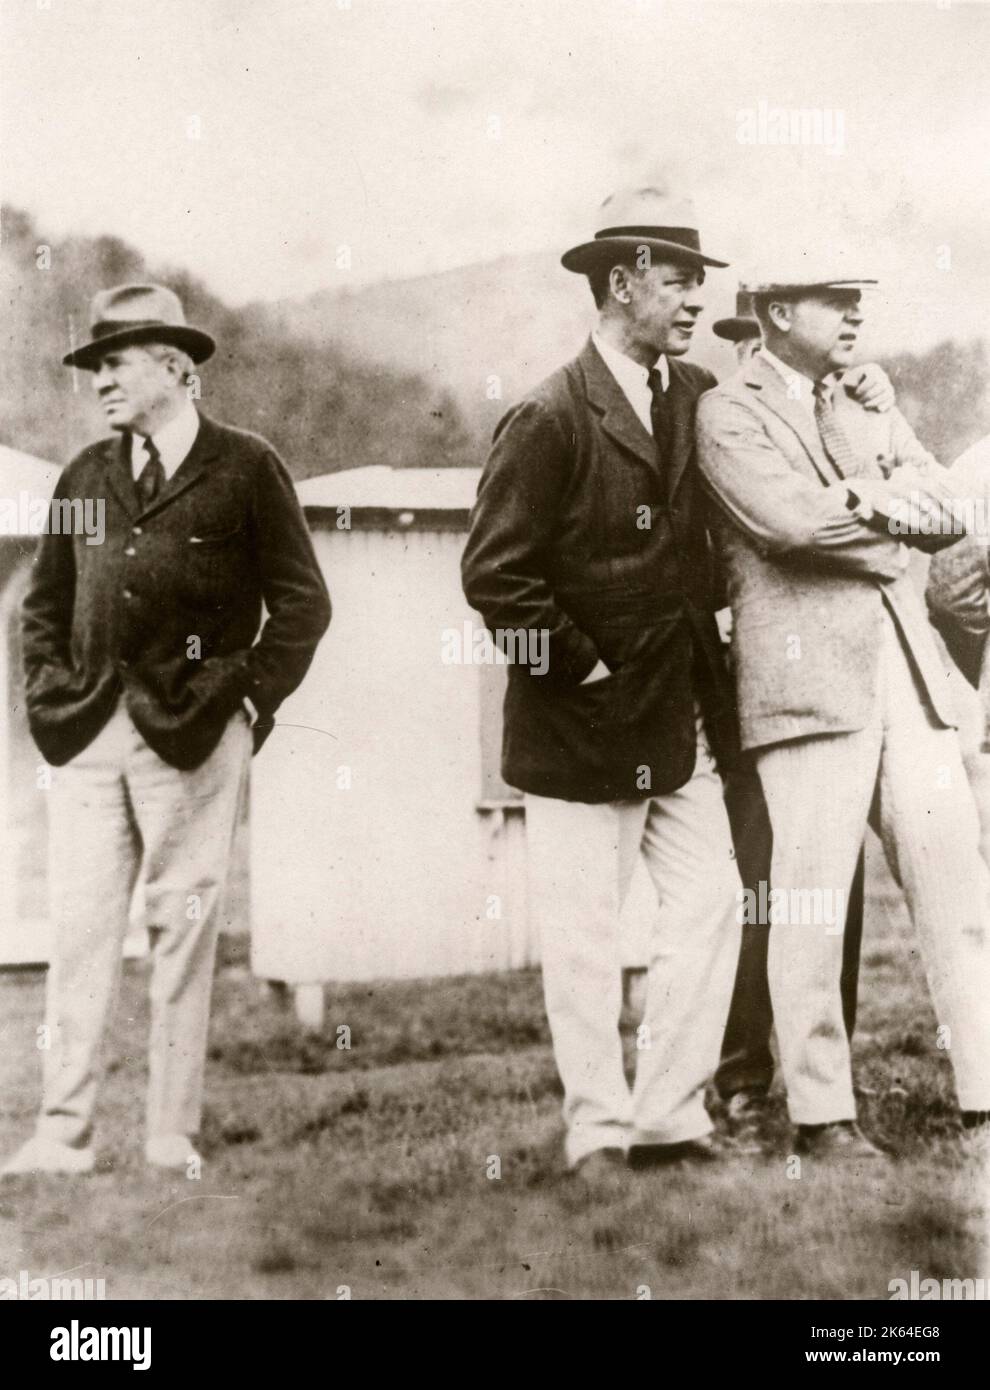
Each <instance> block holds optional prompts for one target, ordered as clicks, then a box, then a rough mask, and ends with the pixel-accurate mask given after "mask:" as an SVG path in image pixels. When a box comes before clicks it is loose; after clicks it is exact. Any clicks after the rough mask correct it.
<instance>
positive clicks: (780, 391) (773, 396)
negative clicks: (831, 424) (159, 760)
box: [743, 352, 836, 486]
mask: <svg viewBox="0 0 990 1390" xmlns="http://www.w3.org/2000/svg"><path fill="white" fill-rule="evenodd" d="M743 381H744V383H745V385H746V386H747V388H748V389H749V390H751V391H754V392H756V393H757V394H758V395H759V398H760V400H761V402H762V403H763V405H765V406H766V407H767V409H768V410H772V411H773V413H774V414H775V415H777V416H778V417H779V418H780V419H781V420H783V421H784V423H785V424H786V425H789V426H790V428H791V429H792V430H793V431H794V433H795V434H796V435H797V437H798V439H799V440H800V441H801V443H802V445H803V446H804V449H805V452H806V453H807V455H808V458H809V460H810V461H811V464H812V466H813V468H814V470H815V472H816V473H817V474H818V477H819V478H820V479H821V481H822V482H823V483H824V484H825V485H826V486H828V485H829V484H830V483H834V482H835V481H836V475H835V472H834V470H833V468H832V465H831V464H830V463H829V461H828V458H827V457H826V455H825V450H824V449H823V448H822V442H821V440H820V438H819V437H818V427H817V426H816V424H815V420H814V416H813V415H812V414H811V412H810V411H809V410H807V409H806V407H805V406H804V405H803V404H802V403H801V402H800V401H796V400H793V399H792V398H791V397H790V396H789V395H788V394H787V383H786V382H785V380H784V378H783V376H782V375H781V373H780V372H779V371H778V370H777V368H776V367H775V366H774V365H773V363H772V362H768V361H767V360H766V358H765V357H764V356H763V355H762V353H759V352H758V353H757V354H756V355H755V356H754V357H752V358H751V359H750V362H749V365H748V368H747V370H746V374H745V376H744V378H743ZM802 385H803V383H802Z"/></svg>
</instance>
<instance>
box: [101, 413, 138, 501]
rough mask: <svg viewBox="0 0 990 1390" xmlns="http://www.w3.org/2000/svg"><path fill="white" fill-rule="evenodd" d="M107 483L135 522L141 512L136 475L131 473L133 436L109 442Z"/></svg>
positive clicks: (125, 436)
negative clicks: (135, 480) (136, 487)
mask: <svg viewBox="0 0 990 1390" xmlns="http://www.w3.org/2000/svg"><path fill="white" fill-rule="evenodd" d="M106 449H107V460H106V463H107V483H108V486H109V488H110V491H111V492H112V493H113V495H114V496H115V497H116V499H117V501H118V502H119V503H120V505H121V506H122V507H123V509H124V511H125V512H126V513H127V515H128V516H129V517H131V519H132V520H133V519H134V518H135V517H136V516H137V514H138V511H139V507H138V500H137V494H136V493H135V491H134V475H133V473H132V472H131V436H130V435H129V434H122V435H121V436H120V438H119V439H110V440H108V441H107V445H106Z"/></svg>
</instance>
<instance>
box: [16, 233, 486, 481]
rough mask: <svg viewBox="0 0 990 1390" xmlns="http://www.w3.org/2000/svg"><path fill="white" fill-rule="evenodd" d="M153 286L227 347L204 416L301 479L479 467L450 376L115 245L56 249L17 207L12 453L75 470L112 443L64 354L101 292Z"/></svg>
mask: <svg viewBox="0 0 990 1390" xmlns="http://www.w3.org/2000/svg"><path fill="white" fill-rule="evenodd" d="M148 279H151V280H157V281H160V282H162V283H164V284H167V285H169V286H171V288H173V289H174V290H176V291H177V292H178V294H179V295H180V296H181V298H182V300H183V303H184V305H185V309H186V315H187V317H188V319H189V320H190V322H193V323H200V324H202V325H203V327H205V328H208V329H209V330H210V332H211V333H213V335H214V337H215V338H216V339H217V342H218V344H219V348H218V351H217V354H216V356H215V357H214V358H212V359H211V360H210V361H209V362H208V363H206V364H205V365H204V367H203V371H202V383H203V398H202V404H203V408H204V409H205V410H206V411H208V412H210V413H214V414H216V415H217V417H218V418H220V419H225V420H228V421H229V422H230V423H232V424H237V425H239V426H241V427H243V428H245V429H253V430H257V431H258V432H259V433H261V434H263V435H265V436H266V437H267V438H268V439H270V440H271V441H272V443H273V444H274V445H275V447H276V448H277V449H278V450H279V452H280V453H281V454H282V456H283V457H284V459H285V460H286V463H287V464H288V466H289V468H290V470H291V471H292V473H293V474H294V476H295V477H297V478H305V477H310V476H312V475H314V474H317V473H326V472H334V471H336V470H338V469H342V468H354V467H360V466H362V465H364V464H368V463H382V462H389V463H392V464H393V465H395V466H397V467H413V466H416V467H433V468H436V467H443V466H447V465H463V464H466V463H472V462H474V459H473V457H472V456H471V453H470V451H469V448H468V445H467V440H466V435H465V432H464V428H463V422H462V420H461V418H460V415H459V413H458V411H457V408H456V406H455V405H454V404H453V401H452V399H451V397H450V396H449V394H448V392H447V391H446V389H445V387H444V384H443V382H442V380H441V379H440V378H438V377H435V376H434V377H430V376H428V375H426V374H425V373H421V372H418V371H416V370H415V369H412V368H410V369H401V368H394V367H391V366H388V365H386V364H384V363H383V362H381V361H380V360H374V359H371V360H369V359H367V358H364V357H362V356H361V355H360V354H359V353H358V352H356V351H354V350H352V349H350V348H348V347H347V345H346V344H342V343H340V342H339V341H337V342H329V341H314V340H313V338H312V337H302V336H300V335H298V334H296V333H294V332H292V330H291V328H290V327H288V326H286V327H283V326H282V324H281V315H279V314H276V313H274V312H273V311H272V310H271V309H269V308H268V307H266V306H263V305H248V306H247V307H244V308H238V309H234V308H231V307H229V306H228V305H226V304H224V303H223V302H222V301H221V300H219V299H218V298H217V297H216V296H215V295H213V294H211V293H210V291H209V290H208V289H207V287H206V286H204V285H203V284H202V283H201V282H200V281H198V280H196V279H194V278H193V277H192V276H190V275H189V274H187V273H186V272H185V271H182V270H174V269H170V268H168V267H161V266H149V265H148V264H147V263H146V262H145V261H144V259H143V258H142V257H141V256H140V255H139V253H138V252H137V251H135V250H134V249H133V248H132V247H130V246H128V245H126V244H125V243H124V242H121V241H119V240H117V239H116V238H114V237H100V238H97V239H93V238H83V237H80V238H71V239H68V240H65V241H61V242H57V241H50V240H46V238H45V235H44V232H43V230H42V229H39V228H36V227H35V226H34V224H33V222H32V220H31V218H30V217H29V216H28V215H27V214H25V213H23V212H20V211H18V210H16V209H7V210H5V212H4V219H3V237H2V244H0V295H2V303H3V311H4V312H3V325H2V329H0V334H2V336H0V352H2V354H3V364H4V370H3V376H2V381H0V443H5V444H7V445H9V446H11V447H13V448H17V449H21V450H24V451H25V452H28V453H32V454H37V455H39V456H40V457H42V458H46V459H53V460H57V461H60V462H65V461H67V460H68V459H69V458H70V457H71V456H72V455H73V454H74V453H75V452H76V451H77V450H78V449H79V448H81V447H82V445H84V444H85V443H87V442H88V441H89V440H91V439H93V438H95V437H98V436H99V435H101V434H104V433H106V425H105V422H104V421H103V419H102V416H101V414H100V412H99V411H98V410H97V409H96V407H95V398H94V396H93V393H92V391H91V390H90V381H91V378H90V377H89V375H88V374H87V373H83V372H79V373H70V372H69V371H68V370H67V369H66V368H64V367H62V366H61V365H60V362H61V358H62V355H63V353H65V351H66V350H67V348H68V347H69V344H70V341H73V340H74V341H76V342H79V341H82V340H83V339H84V338H85V337H86V336H88V318H87V312H88V304H89V299H90V296H91V295H92V294H93V292H94V291H95V290H97V289H98V288H101V287H105V286H107V285H113V284H121V283H124V282H127V281H134V280H148Z"/></svg>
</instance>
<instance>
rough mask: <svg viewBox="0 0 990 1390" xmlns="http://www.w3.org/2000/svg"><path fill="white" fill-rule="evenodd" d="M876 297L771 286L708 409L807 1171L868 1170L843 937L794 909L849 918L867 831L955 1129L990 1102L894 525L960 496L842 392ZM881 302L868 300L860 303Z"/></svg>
mask: <svg viewBox="0 0 990 1390" xmlns="http://www.w3.org/2000/svg"><path fill="white" fill-rule="evenodd" d="M866 283H867V282H865V281H862V280H849V279H847V278H845V277H840V278H834V277H832V276H830V275H829V274H828V273H827V272H825V273H821V274H817V275H815V274H812V275H809V274H808V273H807V270H806V269H803V270H802V271H801V272H798V273H796V274H795V275H793V276H782V277H779V278H774V279H771V280H769V281H766V280H764V281H763V282H760V283H758V284H756V285H754V286H751V287H750V288H752V289H753V290H754V309H755V312H756V316H757V318H758V319H759V321H760V325H761V328H762V331H763V339H764V346H763V348H762V349H761V351H760V352H759V353H758V354H757V355H756V356H755V357H754V358H753V360H752V361H751V362H750V363H748V364H747V365H746V366H744V368H743V369H742V370H741V371H740V372H739V373H738V374H737V375H736V376H735V377H733V378H732V379H731V380H730V381H729V382H728V383H726V384H725V385H723V386H721V387H718V388H716V389H715V390H714V391H712V392H710V393H708V394H707V395H706V396H705V397H703V399H702V401H701V403H700V407H699V413H698V430H699V463H700V466H701V469H702V472H703V474H704V475H705V476H706V478H707V480H708V483H709V486H710V489H711V492H712V494H713V496H714V498H715V499H716V501H717V503H718V504H719V507H720V509H721V511H722V515H723V523H724V524H723V526H722V537H723V543H724V549H725V555H726V560H727V564H728V572H729V587H730V602H731V606H732V611H733V618H734V633H733V658H734V669H735V676H736V687H737V694H738V701H739V710H740V720H741V729H742V739H743V745H744V747H746V748H748V749H752V750H755V752H756V755H757V766H758V770H759V775H760V780H761V782H762V785H763V790H764V793H765V796H766V800H767V806H768V809H769V813H770V821H771V826H772V830H773V857H772V872H771V879H772V881H773V885H774V891H775V893H777V894H780V895H782V896H783V901H784V903H785V904H787V905H790V907H791V909H792V911H791V912H790V913H789V914H787V913H785V914H784V917H783V920H774V921H773V923H772V930H771V932H770V937H769V952H768V969H769V977H770V992H771V998H772V1000H773V1009H774V1016H775V1020H776V1027H777V1037H778V1041H779V1044H780V1054H781V1064H782V1068H783V1072H784V1077H785V1080H786V1083H787V1088H788V1105H789V1109H790V1113H791V1117H792V1119H793V1121H794V1122H795V1124H796V1125H797V1127H798V1145H799V1148H800V1150H801V1151H802V1152H806V1153H810V1154H813V1155H817V1156H820V1157H826V1158H830V1157H840V1158H841V1157H845V1158H852V1159H856V1160H861V1159H870V1158H876V1157H878V1156H879V1151H878V1150H877V1149H876V1148H875V1146H874V1145H873V1144H871V1143H870V1142H869V1141H868V1140H867V1139H866V1137H865V1136H864V1135H863V1134H862V1132H861V1131H860V1130H859V1128H858V1125H857V1124H856V1106H855V1100H854V1098H853V1091H852V1082H851V1071H850V1062H849V1044H848V1039H847V1036H846V1030H845V1027H844V1026H843V1016H842V1004H841V997H840V991H839V974H840V966H841V959H842V944H841V943H842V937H841V934H835V933H834V931H833V932H830V931H829V930H828V927H827V926H826V925H825V923H824V922H822V921H821V920H819V921H817V922H816V921H814V920H811V921H808V920H805V917H804V914H803V913H800V914H799V912H798V911H797V910H796V907H797V905H802V906H803V905H805V904H807V903H808V902H809V900H810V901H811V902H812V903H814V902H818V903H822V902H823V901H824V900H825V899H826V897H827V898H828V899H829V900H830V901H832V902H833V903H834V902H836V901H847V900H848V895H849V890H850V886H851V882H852V878H853V873H854V870H855V864H856V858H857V855H858V853H859V850H860V846H861V844H862V838H863V833H864V830H865V826H866V822H867V819H868V817H869V818H871V819H874V823H876V824H878V826H879V828H880V830H881V833H882V837H883V841H884V846H885V849H886V851H887V854H888V857H889V858H890V860H891V861H892V867H894V869H895V872H897V874H898V877H899V879H900V881H901V883H902V885H903V888H904V892H905V896H906V898H907V902H908V907H909V910H910V912H911V916H912V919H913V921H914V924H915V927H916V930H917V931H918V933H919V935H920V937H921V940H922V946H923V951H924V956H925V960H926V965H927V970H928V978H929V984H930V987H931V991H932V996H933V1001H934V1005H935V1010H936V1014H937V1017H938V1021H939V1023H940V1025H943V1026H944V1027H945V1028H946V1030H947V1032H946V1035H945V1036H947V1037H950V1038H951V1052H950V1056H951V1058H952V1062H953V1066H954V1070H955V1076H956V1086H957V1092H958V1096H959V1102H960V1107H961V1110H962V1112H963V1124H964V1126H966V1127H968V1128H970V1127H975V1126H977V1125H980V1124H982V1123H984V1122H985V1119H986V1107H987V1104H988V1100H990V876H988V871H987V868H986V865H985V864H984V862H983V860H982V858H981V856H980V852H979V829H978V821H977V814H976V807H975V805H974V802H973V797H972V794H971V792H970V789H969V787H968V784H967V782H966V777H965V774H964V771H963V766H962V760H961V756H960V749H959V743H958V739H957V737H956V733H955V728H954V723H955V713H954V710H953V708H951V707H950V703H949V701H948V700H947V698H946V694H945V689H944V686H945V680H944V668H943V666H942V663H941V661H940V659H939V657H938V654H937V652H936V649H935V646H934V642H933V639H932V634H931V631H930V629H929V627H928V624H927V622H926V620H925V615H924V613H923V612H922V611H921V608H920V604H919V602H918V599H917V595H916V594H915V591H914V588H913V586H912V583H911V581H910V579H909V578H908V577H907V576H906V574H905V565H906V561H907V550H906V547H905V546H904V545H903V544H901V543H900V540H899V539H895V536H894V535H893V534H892V521H893V519H894V518H895V517H898V518H900V519H902V520H903V519H904V518H905V517H906V518H907V519H908V520H909V521H912V520H913V519H914V518H915V516H916V515H917V513H918V509H919V508H920V510H921V511H927V512H935V513H936V514H939V515H940V516H942V517H944V529H945V531H947V532H948V534H947V535H937V536H932V535H931V534H930V532H929V531H928V530H927V529H923V528H921V527H914V526H913V525H909V526H907V527H899V528H898V534H902V533H903V534H904V539H911V540H913V541H915V542H916V543H917V544H919V545H921V546H922V547H923V548H934V547H936V546H939V545H942V544H945V543H946V541H949V542H951V541H952V540H954V539H956V537H955V536H953V535H952V534H951V530H952V519H951V510H949V508H950V506H951V502H952V489H951V486H950V483H949V475H948V474H947V472H946V470H944V469H940V468H939V467H938V465H937V464H936V463H935V461H934V460H933V459H932V458H931V456H930V455H929V454H928V453H927V452H926V451H925V450H924V449H923V448H922V446H921V445H920V444H919V443H918V441H917V439H916V438H915V437H914V435H913V433H912V432H911V430H910V428H909V427H908V425H907V423H906V422H905V421H904V419H903V417H902V416H901V415H900V414H899V413H898V412H897V411H896V410H895V411H891V412H890V413H889V414H887V415H874V416H870V415H868V414H867V412H865V411H864V410H863V409H862V407H861V406H859V405H858V404H856V403H855V402H854V401H853V400H852V399H851V397H850V396H848V395H847V394H846V393H845V392H841V391H836V390H835V389H834V386H833V385H832V383H831V381H830V378H831V375H832V373H833V372H834V371H836V370H837V369H841V368H844V367H845V366H847V365H848V363H849V361H850V358H851V356H852V354H853V352H854V350H855V345H856V341H857V338H858V333H859V328H860V325H861V323H862V319H863V312H862V306H861V294H862V290H863V288H864V286H865V284H866ZM869 283H873V282H869Z"/></svg>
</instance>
